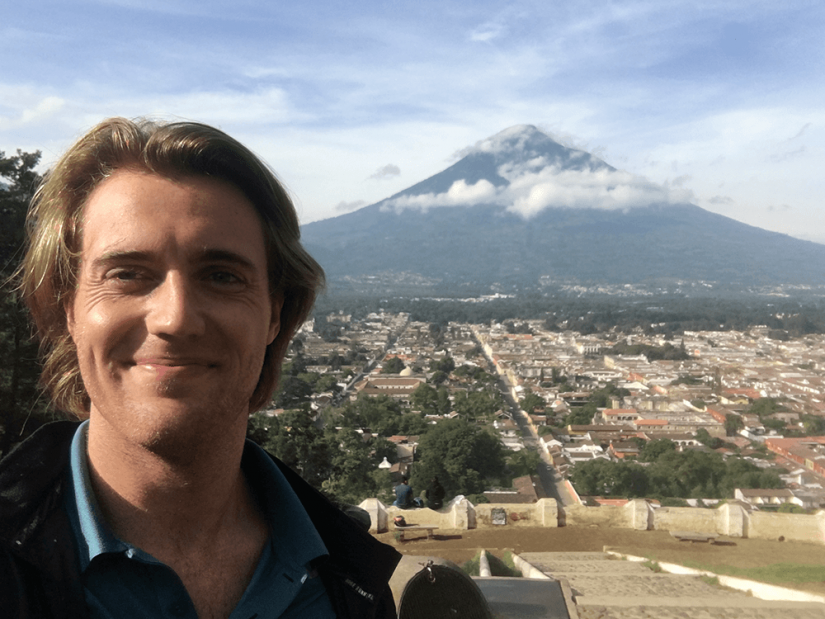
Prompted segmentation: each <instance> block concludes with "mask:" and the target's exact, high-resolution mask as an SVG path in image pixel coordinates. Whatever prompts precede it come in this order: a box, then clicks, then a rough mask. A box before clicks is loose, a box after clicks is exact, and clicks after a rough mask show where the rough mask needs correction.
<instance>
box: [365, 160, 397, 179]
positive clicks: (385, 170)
mask: <svg viewBox="0 0 825 619" xmlns="http://www.w3.org/2000/svg"><path fill="white" fill-rule="evenodd" d="M400 174H401V168H399V167H398V166H397V165H393V164H392V163H388V164H387V165H385V166H382V167H380V168H378V169H377V170H376V171H375V172H374V173H373V174H370V176H369V178H371V179H376V180H384V179H388V178H393V177H394V176H399V175H400Z"/></svg>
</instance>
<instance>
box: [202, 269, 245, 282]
mask: <svg viewBox="0 0 825 619" xmlns="http://www.w3.org/2000/svg"><path fill="white" fill-rule="evenodd" d="M209 279H211V280H212V281H213V282H215V283H216V284H239V283H240V282H241V279H240V278H239V277H238V276H237V275H235V274H234V273H229V272H228V271H213V272H212V273H210V274H209Z"/></svg>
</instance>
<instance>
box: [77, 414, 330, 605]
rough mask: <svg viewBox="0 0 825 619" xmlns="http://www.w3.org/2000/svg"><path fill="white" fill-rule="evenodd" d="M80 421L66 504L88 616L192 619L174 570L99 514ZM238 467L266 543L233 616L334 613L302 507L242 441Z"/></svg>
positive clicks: (318, 548)
mask: <svg viewBox="0 0 825 619" xmlns="http://www.w3.org/2000/svg"><path fill="white" fill-rule="evenodd" d="M88 424H89V422H88V421H86V422H84V423H82V424H81V425H80V427H79V428H78V429H77V432H76V433H75V435H74V439H73V440H72V447H71V474H70V476H69V477H70V479H69V492H68V493H67V500H66V508H67V512H68V516H69V520H70V522H71V524H72V531H73V532H74V536H75V540H76V543H77V548H78V554H79V556H80V568H81V573H82V578H83V586H84V593H85V596H86V603H87V605H88V607H89V610H90V612H91V616H92V617H96V618H105V619H120V618H122V617H129V618H130V619H131V618H134V619H144V618H145V619H150V618H153V619H154V618H159V617H164V618H165V617H168V618H169V619H181V618H184V619H197V613H196V612H195V607H194V605H193V604H192V600H191V599H190V597H189V594H188V593H187V591H186V588H185V587H184V586H183V583H182V582H181V580H180V578H178V576H177V574H175V572H174V571H173V570H172V569H171V568H170V567H168V566H166V565H164V564H163V563H161V562H160V561H158V560H157V559H155V558H154V557H152V556H151V555H150V554H148V553H145V552H143V551H142V550H141V549H140V548H137V547H136V546H132V545H131V544H128V543H126V542H123V541H121V540H120V539H118V538H117V537H115V535H114V534H113V533H112V531H111V529H110V528H109V526H108V525H107V524H106V522H105V520H104V519H103V516H102V514H101V511H100V508H99V506H98V503H97V499H96V498H95V495H94V491H93V490H92V485H91V481H90V477H89V465H88V458H87V455H86V454H87V449H86V435H87V431H88ZM242 467H243V468H244V469H246V470H256V471H257V473H258V474H257V475H255V476H248V478H250V479H254V478H261V479H264V480H265V483H264V484H261V485H260V487H253V488H252V491H253V493H254V494H255V496H256V498H257V500H258V503H259V505H260V506H261V509H262V510H263V515H264V519H265V520H266V522H267V524H268V525H269V541H268V543H267V544H266V546H264V549H263V552H262V554H261V558H260V559H259V561H258V566H257V568H256V570H255V573H254V575H253V576H252V580H251V581H250V583H249V585H248V586H247V588H246V591H245V592H244V594H243V597H242V598H241V600H240V601H239V602H238V605H237V606H236V607H235V610H234V611H232V614H231V615H230V619H253V618H254V619H269V618H270V617H271V618H275V617H282V618H284V619H298V618H301V619H305V618H307V619H312V618H315V617H317V618H319V619H322V618H324V619H325V618H327V617H331V618H334V617H335V613H334V612H333V610H332V605H331V604H330V602H329V598H328V596H327V593H326V590H325V589H324V586H323V584H322V582H321V579H320V578H318V577H317V575H316V574H315V573H314V572H313V571H312V570H311V569H309V563H310V561H312V560H313V559H315V558H317V557H320V556H322V555H326V554H327V549H326V547H325V546H324V543H323V542H322V541H321V538H320V536H319V535H318V532H317V531H316V530H315V527H314V526H313V524H312V521H311V520H310V519H309V516H308V515H307V513H306V510H305V509H304V507H303V505H301V502H300V500H299V499H298V497H297V496H296V495H295V492H294V491H293V490H292V488H291V487H290V485H289V483H288V482H287V481H286V479H285V478H284V476H283V474H282V473H281V471H280V470H278V467H277V466H275V463H274V462H272V460H271V459H270V458H269V456H268V455H267V454H266V452H264V451H263V450H262V449H261V448H260V447H258V446H257V445H255V444H254V443H252V442H251V441H247V443H246V446H245V448H244V456H243V461H242Z"/></svg>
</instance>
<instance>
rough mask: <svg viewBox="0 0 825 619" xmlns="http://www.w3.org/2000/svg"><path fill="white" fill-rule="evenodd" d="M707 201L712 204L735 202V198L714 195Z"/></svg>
mask: <svg viewBox="0 0 825 619" xmlns="http://www.w3.org/2000/svg"><path fill="white" fill-rule="evenodd" d="M707 202H709V203H710V204H733V198H731V197H730V196H713V197H712V198H708V199H707Z"/></svg>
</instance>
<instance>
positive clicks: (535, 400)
mask: <svg viewBox="0 0 825 619" xmlns="http://www.w3.org/2000/svg"><path fill="white" fill-rule="evenodd" d="M546 405H547V403H546V402H545V401H544V398H542V397H541V396H539V395H536V394H535V393H533V392H532V391H531V390H529V389H528V390H526V391H525V393H524V397H523V398H522V399H521V402H519V406H521V410H523V411H524V412H526V413H527V414H531V413H532V412H533V411H534V410H535V409H537V408H538V409H541V410H544V407H545V406H546Z"/></svg>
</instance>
